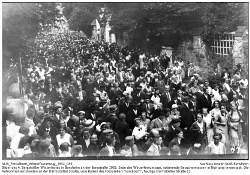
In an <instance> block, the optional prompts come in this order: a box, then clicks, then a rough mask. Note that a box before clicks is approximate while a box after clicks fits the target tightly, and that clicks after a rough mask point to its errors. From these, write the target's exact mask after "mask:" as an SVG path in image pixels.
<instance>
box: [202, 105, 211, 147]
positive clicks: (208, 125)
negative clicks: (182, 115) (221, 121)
mask: <svg viewBox="0 0 250 175" xmlns="http://www.w3.org/2000/svg"><path fill="white" fill-rule="evenodd" d="M202 116H203V121H204V122H205V123H206V128H207V140H208V144H209V143H210V142H212V141H213V135H214V130H213V127H214V121H213V118H212V116H211V115H210V114H208V112H207V108H202Z"/></svg>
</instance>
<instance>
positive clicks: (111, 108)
mask: <svg viewBox="0 0 250 175" xmlns="http://www.w3.org/2000/svg"><path fill="white" fill-rule="evenodd" d="M109 110H110V112H111V113H112V112H115V111H116V110H117V105H116V104H113V105H110V106H109Z"/></svg>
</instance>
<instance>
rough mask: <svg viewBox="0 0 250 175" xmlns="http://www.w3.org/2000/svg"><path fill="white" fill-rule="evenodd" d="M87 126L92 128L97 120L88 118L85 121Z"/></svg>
mask: <svg viewBox="0 0 250 175" xmlns="http://www.w3.org/2000/svg"><path fill="white" fill-rule="evenodd" d="M84 126H85V128H88V129H91V128H93V127H94V126H95V121H93V120H91V119H88V120H86V121H85V122H84Z"/></svg>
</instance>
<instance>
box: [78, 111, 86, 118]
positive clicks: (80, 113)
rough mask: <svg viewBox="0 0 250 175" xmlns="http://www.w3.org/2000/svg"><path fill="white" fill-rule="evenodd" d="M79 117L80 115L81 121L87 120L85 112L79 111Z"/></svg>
mask: <svg viewBox="0 0 250 175" xmlns="http://www.w3.org/2000/svg"><path fill="white" fill-rule="evenodd" d="M78 115H79V120H83V119H85V111H79V112H78Z"/></svg>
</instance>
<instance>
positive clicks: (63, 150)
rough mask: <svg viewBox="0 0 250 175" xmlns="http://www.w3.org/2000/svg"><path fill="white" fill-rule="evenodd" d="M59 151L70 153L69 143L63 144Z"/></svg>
mask: <svg viewBox="0 0 250 175" xmlns="http://www.w3.org/2000/svg"><path fill="white" fill-rule="evenodd" d="M59 149H60V150H61V152H68V151H69V144H68V143H67V142H63V143H62V144H61V145H60V146H59Z"/></svg>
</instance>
